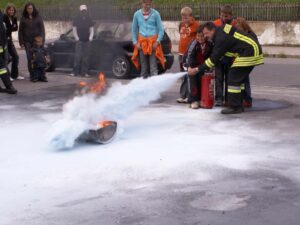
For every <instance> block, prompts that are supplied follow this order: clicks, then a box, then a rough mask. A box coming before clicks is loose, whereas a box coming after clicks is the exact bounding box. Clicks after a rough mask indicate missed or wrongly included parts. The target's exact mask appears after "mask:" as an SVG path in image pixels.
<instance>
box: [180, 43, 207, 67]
mask: <svg viewBox="0 0 300 225" xmlns="http://www.w3.org/2000/svg"><path fill="white" fill-rule="evenodd" d="M212 47H213V44H212V43H211V42H206V43H205V47H204V53H202V49H201V44H200V43H199V42H198V41H197V40H194V41H192V42H191V44H190V45H189V47H188V50H187V52H186V53H185V54H184V56H183V64H184V66H185V67H192V68H194V67H197V66H199V65H200V64H202V63H203V62H204V60H205V59H207V58H208V57H209V55H210V54H211V51H212Z"/></svg>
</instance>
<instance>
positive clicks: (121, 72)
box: [112, 56, 131, 79]
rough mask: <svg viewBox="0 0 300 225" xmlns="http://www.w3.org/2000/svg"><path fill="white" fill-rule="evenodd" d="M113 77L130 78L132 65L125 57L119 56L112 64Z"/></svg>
mask: <svg viewBox="0 0 300 225" xmlns="http://www.w3.org/2000/svg"><path fill="white" fill-rule="evenodd" d="M112 72H113V75H114V76H115V77H116V78H118V79H124V78H128V76H129V75H130V72H131V64H130V62H129V60H128V59H127V58H126V57H124V56H117V57H115V58H114V60H113V62H112Z"/></svg>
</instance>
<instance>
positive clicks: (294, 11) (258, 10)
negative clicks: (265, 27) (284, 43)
mask: <svg viewBox="0 0 300 225" xmlns="http://www.w3.org/2000/svg"><path fill="white" fill-rule="evenodd" d="M184 6H190V7H191V8H192V9H193V11H194V16H196V17H197V18H198V19H199V20H203V21H210V20H214V19H215V18H217V17H218V15H219V8H220V6H221V4H199V3H198V4H177V5H165V6H159V5H157V6H155V8H156V9H157V10H158V11H159V12H160V14H161V17H162V19H163V20H165V21H166V20H168V21H178V20H180V19H181V18H180V10H181V8H182V7H184ZM138 8H139V6H138V5H123V6H108V5H103V4H92V5H89V9H90V14H91V16H92V18H93V19H98V20H103V19H108V20H114V19H115V20H131V19H132V16H133V13H134V12H135V11H136V10H137V9H138ZM232 8H233V11H234V15H235V16H241V17H244V18H246V19H247V20H249V21H300V3H294V4H279V3H260V4H258V3H257V4H254V3H249V4H232ZM39 11H40V14H41V15H42V17H43V18H44V19H45V20H65V21H68V20H71V19H72V18H73V17H74V16H75V15H76V14H77V13H78V7H74V6H55V7H53V6H51V7H40V8H39Z"/></svg>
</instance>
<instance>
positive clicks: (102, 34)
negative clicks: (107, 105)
mask: <svg viewBox="0 0 300 225" xmlns="http://www.w3.org/2000/svg"><path fill="white" fill-rule="evenodd" d="M161 44H162V48H163V52H164V55H165V59H166V68H165V69H170V68H171V66H172V65H173V62H174V55H173V54H172V52H171V49H172V44H171V40H170V38H169V36H168V35H167V33H165V35H164V38H163V40H162V41H161ZM91 45H92V46H91V50H90V56H89V72H90V73H95V72H99V71H103V72H112V74H113V75H114V76H115V77H116V78H129V77H132V76H136V75H137V74H139V71H137V70H136V69H135V67H134V65H133V64H132V62H131V59H130V58H131V56H132V54H133V47H134V46H133V44H132V41H131V23H129V22H128V23H127V22H122V23H115V22H103V23H101V22H99V23H97V24H96V25H95V35H94V39H93V41H92V44H91ZM46 47H47V48H48V50H49V52H50V58H51V64H50V66H49V68H48V71H49V72H51V71H54V70H55V69H71V68H73V62H74V51H75V39H74V36H73V32H72V30H69V31H68V32H66V33H65V34H62V35H61V36H60V38H59V39H58V40H55V41H53V42H49V43H46ZM159 65H160V64H159ZM159 72H160V73H163V72H165V70H164V69H163V68H162V67H161V66H159Z"/></svg>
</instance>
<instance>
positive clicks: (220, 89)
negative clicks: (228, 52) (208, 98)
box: [215, 62, 229, 101]
mask: <svg viewBox="0 0 300 225" xmlns="http://www.w3.org/2000/svg"><path fill="white" fill-rule="evenodd" d="M228 71H229V66H228V65H226V64H223V63H221V62H219V63H218V64H216V66H215V99H216V101H224V100H225V101H227V89H228V88H227V86H228ZM224 86H225V88H224ZM224 90H225V91H224Z"/></svg>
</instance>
